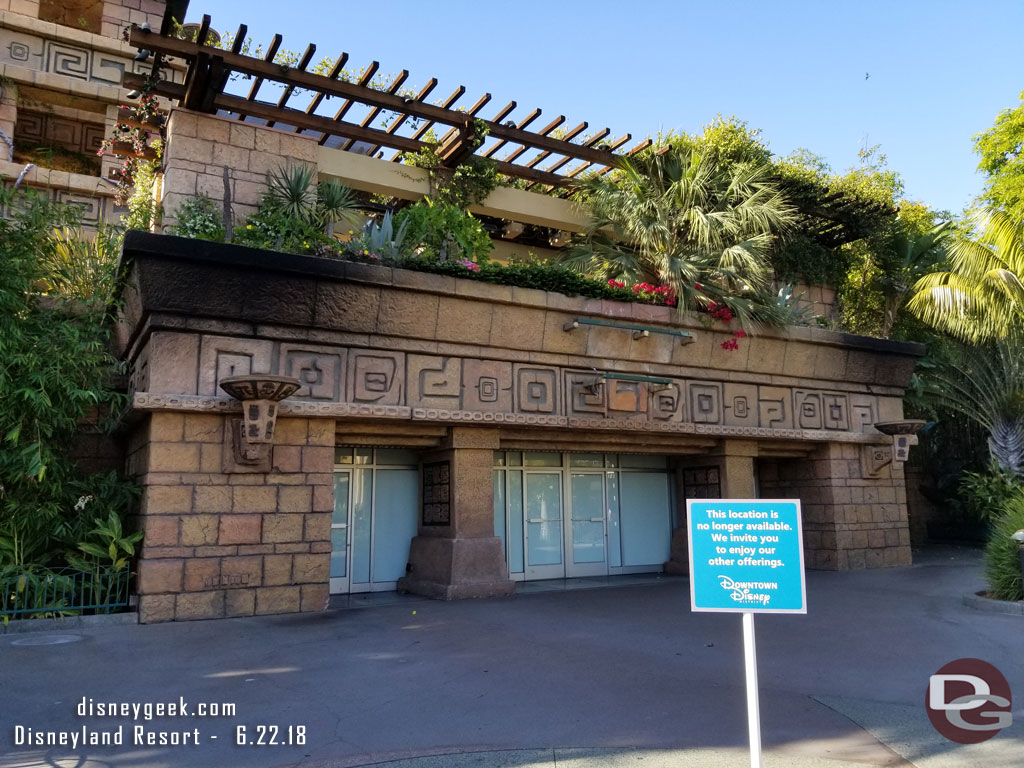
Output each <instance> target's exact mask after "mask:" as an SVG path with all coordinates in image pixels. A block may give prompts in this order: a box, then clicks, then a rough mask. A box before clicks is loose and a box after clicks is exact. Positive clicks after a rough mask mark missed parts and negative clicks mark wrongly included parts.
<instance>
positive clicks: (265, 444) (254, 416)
mask: <svg viewBox="0 0 1024 768" xmlns="http://www.w3.org/2000/svg"><path fill="white" fill-rule="evenodd" d="M301 386H302V382H300V381H299V380H298V379H295V378H292V377H291V376H271V375H270V374H262V373H256V374H249V375H246V376H229V377H227V378H225V379H222V380H221V382H220V388H221V389H223V390H224V391H225V392H227V393H228V394H229V395H231V396H232V397H233V398H235V399H236V400H241V401H242V418H241V419H233V420H232V430H231V432H232V441H233V445H234V449H235V460H236V461H237V462H238V463H239V464H259V463H261V462H262V461H264V460H265V459H266V458H267V457H268V456H269V454H270V446H271V445H272V444H273V442H274V426H275V424H276V423H277V413H278V410H279V409H278V403H279V402H280V401H282V400H284V399H285V398H286V397H290V396H291V395H294V394H295V392H296V391H298V389H299V387H301Z"/></svg>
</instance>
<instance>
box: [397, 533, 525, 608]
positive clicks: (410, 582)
mask: <svg viewBox="0 0 1024 768" xmlns="http://www.w3.org/2000/svg"><path fill="white" fill-rule="evenodd" d="M515 588H516V585H515V582H512V581H509V578H508V573H507V572H506V570H505V557H504V554H503V552H502V548H501V539H499V538H498V537H497V536H490V537H479V538H458V539H447V538H435V537H433V536H417V537H416V538H414V539H413V540H412V543H411V544H410V547H409V570H408V573H407V574H406V576H405V577H403V578H401V579H399V580H398V589H399V591H402V592H412V593H413V594H417V595H425V596H426V597H433V598H438V599H441V600H460V599H462V598H467V597H504V596H508V595H511V594H512V593H514V592H515Z"/></svg>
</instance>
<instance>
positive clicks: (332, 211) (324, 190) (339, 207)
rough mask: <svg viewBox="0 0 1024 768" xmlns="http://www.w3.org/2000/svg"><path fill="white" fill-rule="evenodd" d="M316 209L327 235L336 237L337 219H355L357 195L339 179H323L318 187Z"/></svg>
mask: <svg viewBox="0 0 1024 768" xmlns="http://www.w3.org/2000/svg"><path fill="white" fill-rule="evenodd" d="M316 210H317V218H318V219H319V220H320V221H322V222H323V226H324V229H325V231H326V232H327V236H328V237H334V223H335V222H336V221H343V220H347V221H353V220H354V219H355V211H356V195H355V193H354V192H353V191H352V190H351V189H349V188H348V187H346V186H345V185H344V184H342V183H341V182H340V181H338V180H337V179H328V180H327V181H321V182H320V183H319V184H317V187H316Z"/></svg>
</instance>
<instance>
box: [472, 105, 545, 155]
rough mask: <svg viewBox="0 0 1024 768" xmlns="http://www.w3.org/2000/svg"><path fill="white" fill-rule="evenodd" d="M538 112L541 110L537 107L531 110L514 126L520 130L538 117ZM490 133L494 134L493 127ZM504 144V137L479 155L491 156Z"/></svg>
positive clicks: (525, 144)
mask: <svg viewBox="0 0 1024 768" xmlns="http://www.w3.org/2000/svg"><path fill="white" fill-rule="evenodd" d="M540 112H541V110H540V108H539V107H538V108H537V109H535V110H533V112H531V113H530V114H528V115H527V116H526V117H525V119H524V120H523V121H522V122H521V123H519V124H518V125H517V126H516V128H517V129H518V130H520V131H521V130H523V129H524V128H526V126H528V125H529V124H530V123H532V122H533V121H534V120H536V119H537V118H538V117H540ZM490 133H491V135H494V129H493V128H492V129H491V131H490ZM530 135H531V136H536V135H537V134H535V133H534V134H530ZM520 143H521V144H523V146H526V147H529V146H533V145H532V144H529V143H527V142H520ZM506 144H508V139H505V140H503V141H499V142H497V143H495V144H494V145H493V146H492V147H490V148H489V149H488V150H487V151H486V152H481V153H480V156H481V157H491V156H492V155H493V154H494V153H495V152H497V151H498V150H499V149H501V148H502V147H504V146H505V145H506Z"/></svg>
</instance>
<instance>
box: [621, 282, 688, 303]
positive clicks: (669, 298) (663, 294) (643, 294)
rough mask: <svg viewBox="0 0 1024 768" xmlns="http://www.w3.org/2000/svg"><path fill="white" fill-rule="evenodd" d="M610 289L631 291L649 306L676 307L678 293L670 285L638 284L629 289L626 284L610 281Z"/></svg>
mask: <svg viewBox="0 0 1024 768" xmlns="http://www.w3.org/2000/svg"><path fill="white" fill-rule="evenodd" d="M608 287H609V288H619V289H622V290H623V291H626V290H629V291H631V292H632V293H633V295H634V296H636V297H637V298H639V299H642V300H643V301H645V302H646V303H648V304H664V305H665V306H666V307H674V306H675V305H676V292H675V291H674V290H672V288H671V286H668V285H652V284H651V283H636V284H634V285H633V287H632V288H627V287H626V284H625V283H622V282H619V281H618V280H615V279H612V280H609V281H608Z"/></svg>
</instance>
